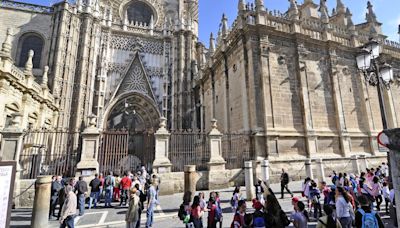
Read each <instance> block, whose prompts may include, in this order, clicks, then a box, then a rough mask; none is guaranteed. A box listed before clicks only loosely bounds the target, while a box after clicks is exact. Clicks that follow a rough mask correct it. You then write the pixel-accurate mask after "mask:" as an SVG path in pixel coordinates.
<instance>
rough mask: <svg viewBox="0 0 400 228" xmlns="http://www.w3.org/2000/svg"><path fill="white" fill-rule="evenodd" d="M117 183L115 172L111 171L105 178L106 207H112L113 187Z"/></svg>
mask: <svg viewBox="0 0 400 228" xmlns="http://www.w3.org/2000/svg"><path fill="white" fill-rule="evenodd" d="M114 185H115V179H114V177H113V172H112V171H109V172H108V175H107V176H106V178H104V189H105V192H106V193H105V203H104V206H105V207H111V201H112V196H113V188H114Z"/></svg>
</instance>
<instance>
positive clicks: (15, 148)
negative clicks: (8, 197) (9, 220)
mask: <svg viewBox="0 0 400 228" xmlns="http://www.w3.org/2000/svg"><path fill="white" fill-rule="evenodd" d="M21 117H22V116H21V114H20V113H14V114H12V119H11V122H10V125H9V126H7V127H6V128H4V129H3V131H2V132H1V134H2V138H1V151H0V160H2V161H16V174H15V184H14V193H13V195H14V196H16V195H19V191H20V183H19V182H20V181H19V180H20V178H21V171H22V168H21V166H20V164H19V157H20V154H21V151H22V149H23V146H24V145H23V136H24V132H23V130H22V129H21V128H20V125H21V124H20V123H21ZM14 205H15V207H17V208H18V207H20V203H19V197H16V198H15V199H14Z"/></svg>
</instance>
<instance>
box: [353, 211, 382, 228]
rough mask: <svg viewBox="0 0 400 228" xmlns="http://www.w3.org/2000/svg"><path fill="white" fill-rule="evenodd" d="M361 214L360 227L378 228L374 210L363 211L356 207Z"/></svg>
mask: <svg viewBox="0 0 400 228" xmlns="http://www.w3.org/2000/svg"><path fill="white" fill-rule="evenodd" d="M358 211H359V212H360V213H361V215H362V228H378V227H379V225H378V220H377V219H376V216H375V215H376V213H375V212H374V211H372V212H370V213H365V211H364V210H363V209H361V208H360V209H358Z"/></svg>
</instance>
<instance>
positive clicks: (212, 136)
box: [207, 119, 229, 190]
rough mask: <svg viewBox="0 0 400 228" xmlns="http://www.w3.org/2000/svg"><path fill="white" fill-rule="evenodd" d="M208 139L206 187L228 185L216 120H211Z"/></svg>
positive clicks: (220, 135) (219, 187)
mask: <svg viewBox="0 0 400 228" xmlns="http://www.w3.org/2000/svg"><path fill="white" fill-rule="evenodd" d="M208 138H209V140H210V142H209V143H210V161H209V162H208V163H207V165H208V171H209V172H208V188H209V190H212V189H221V188H226V187H229V182H228V179H229V178H228V177H226V175H225V164H226V162H225V159H224V158H223V157H222V134H221V132H220V131H219V130H218V129H217V120H216V119H213V120H211V131H210V133H209V134H208Z"/></svg>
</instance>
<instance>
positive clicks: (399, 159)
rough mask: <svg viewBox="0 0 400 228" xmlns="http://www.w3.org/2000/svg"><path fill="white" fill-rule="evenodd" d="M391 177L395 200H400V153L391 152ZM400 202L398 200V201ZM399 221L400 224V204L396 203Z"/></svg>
mask: <svg viewBox="0 0 400 228" xmlns="http://www.w3.org/2000/svg"><path fill="white" fill-rule="evenodd" d="M389 153H390V167H391V169H390V172H391V173H390V176H391V177H392V182H393V188H394V194H395V199H400V152H399V151H393V150H390V152H389ZM396 202H398V200H396ZM396 213H397V214H396V216H397V221H398V222H400V203H396Z"/></svg>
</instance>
